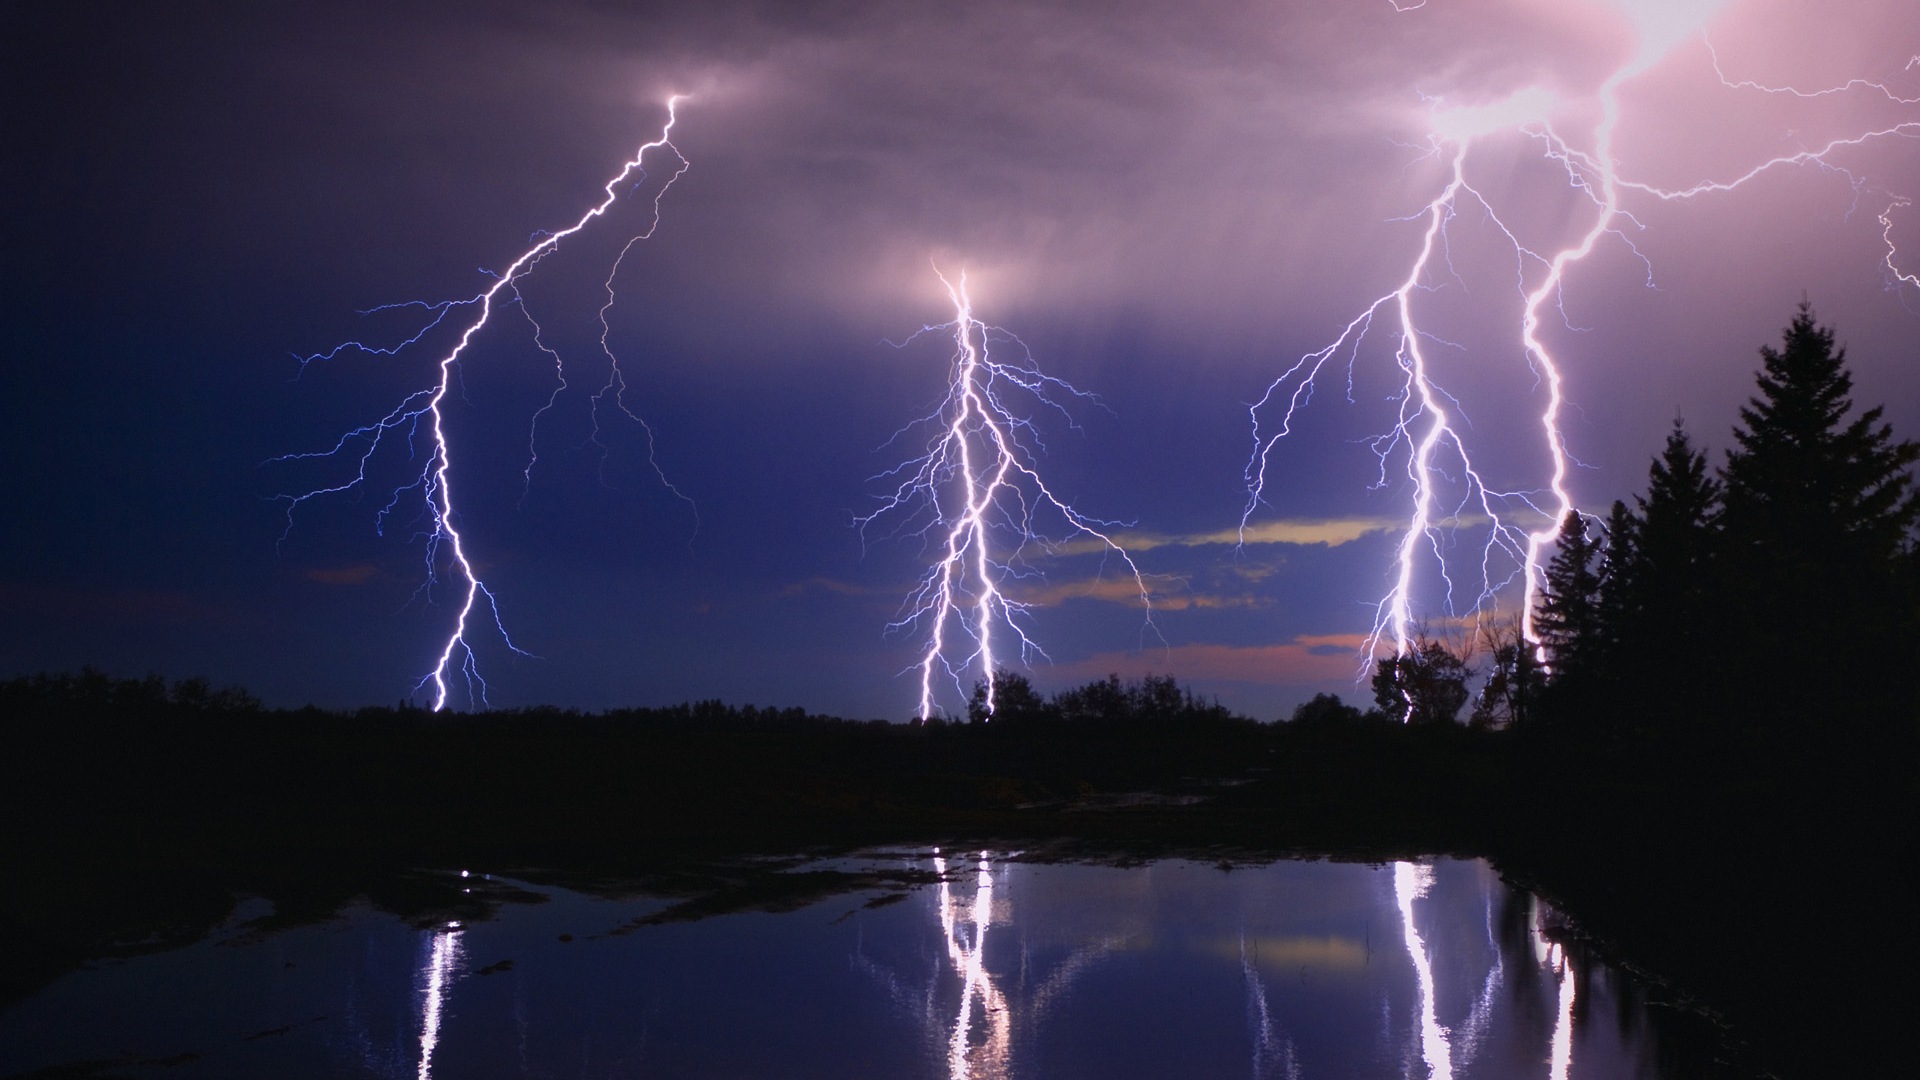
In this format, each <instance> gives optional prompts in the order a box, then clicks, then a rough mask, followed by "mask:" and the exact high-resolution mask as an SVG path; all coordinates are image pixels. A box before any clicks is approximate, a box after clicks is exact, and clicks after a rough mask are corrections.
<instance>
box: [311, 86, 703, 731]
mask: <svg viewBox="0 0 1920 1080" xmlns="http://www.w3.org/2000/svg"><path fill="white" fill-rule="evenodd" d="M680 99H681V95H675V96H673V97H670V98H668V99H667V122H666V125H665V126H664V127H663V128H662V129H661V132H660V137H659V138H658V139H655V140H654V141H652V142H649V143H645V144H644V145H642V146H641V147H640V149H639V150H638V151H636V152H635V153H634V155H633V158H632V159H631V160H629V161H628V162H626V163H625V164H624V165H623V166H621V168H620V171H619V172H618V173H617V174H615V175H614V177H613V178H612V179H610V180H608V181H607V183H606V184H605V185H604V187H603V189H602V190H603V191H604V192H605V194H606V197H605V198H604V199H602V200H601V201H600V202H599V203H598V204H596V205H595V206H593V207H592V208H591V209H589V210H587V211H586V212H585V213H584V214H582V215H581V216H580V218H579V220H577V221H575V222H574V223H573V224H572V225H570V226H568V227H567V228H564V229H561V230H559V231H557V232H544V233H540V234H537V235H538V236H539V239H538V241H537V242H536V243H534V244H533V246H531V247H529V248H527V249H526V250H525V251H524V252H522V253H521V254H520V256H519V257H518V258H516V259H514V260H513V262H511V263H510V264H508V266H507V267H506V269H505V270H502V271H500V272H499V273H497V274H494V275H492V276H493V284H492V285H490V286H489V287H488V288H487V289H486V290H485V291H483V292H481V293H479V294H478V295H476V296H473V297H471V298H469V299H465V300H453V301H441V302H437V303H427V302H422V301H411V302H407V303H402V304H391V305H386V306H384V307H381V308H376V309H373V310H375V311H395V310H408V309H416V308H417V309H419V311H420V312H421V313H422V315H423V316H425V321H424V323H423V324H422V325H420V326H419V327H418V328H417V329H416V330H415V331H414V332H413V333H412V334H411V335H409V336H407V337H406V338H404V339H403V340H401V341H400V342H398V343H397V344H392V345H377V344H370V343H367V342H362V341H348V342H344V343H342V344H339V345H336V346H334V347H333V348H332V349H330V350H328V351H326V352H324V353H316V354H314V355H311V356H307V357H303V358H301V367H302V370H304V369H305V368H306V367H307V366H308V365H310V364H312V363H314V362H316V361H324V360H330V359H333V358H335V357H337V356H339V355H341V354H343V353H347V352H361V353H366V354H370V355H376V356H396V355H398V354H400V353H401V352H403V351H405V350H407V349H408V348H410V347H411V346H414V345H417V344H419V343H420V342H421V341H422V340H423V339H424V338H426V337H427V336H428V335H429V334H430V333H432V332H434V331H435V330H437V329H439V328H441V327H442V325H443V324H446V325H447V326H448V328H449V330H450V331H453V332H457V338H456V340H455V342H454V344H453V345H452V346H451V347H450V348H449V349H448V350H447V351H446V352H444V353H443V354H441V356H440V358H439V360H438V361H437V362H436V363H435V367H436V368H437V369H438V377H437V378H436V379H435V380H434V381H433V382H432V383H431V384H430V385H428V386H426V387H424V388H422V389H419V390H416V391H414V392H413V393H411V394H408V395H407V396H406V397H405V398H403V399H401V401H400V403H399V404H398V405H396V406H394V407H393V409H391V410H390V411H389V412H387V413H386V414H385V415H384V416H382V417H380V418H379V419H378V420H375V421H373V422H372V423H369V424H365V425H362V426H360V427H356V428H353V429H352V430H350V431H348V432H346V433H345V434H343V435H342V436H340V438H339V439H338V440H337V441H336V442H335V443H334V445H333V446H331V447H329V448H327V449H324V450H317V451H312V452H307V453H296V454H287V455H284V456H282V457H279V458H275V459H273V460H274V461H275V462H289V461H300V460H312V461H319V462H324V463H334V462H339V463H343V464H345V465H347V466H348V467H349V468H350V470H351V473H350V475H348V476H346V477H345V478H344V479H341V480H338V481H335V482H332V483H326V484H322V485H321V486H318V487H314V488H311V489H309V490H307V491H305V492H302V493H300V494H296V495H283V496H281V497H280V498H281V499H282V500H283V501H284V502H285V503H286V504H287V528H288V529H289V530H291V529H292V528H293V519H294V514H295V513H296V512H297V511H298V510H299V509H300V507H301V506H303V505H304V504H305V503H307V502H308V501H309V500H312V499H317V498H319V497H321V496H326V495H338V494H342V493H346V492H353V491H357V490H359V489H361V488H363V487H365V486H367V485H368V484H369V483H370V481H369V469H370V467H371V466H372V464H373V462H374V458H375V455H376V454H377V453H378V452H379V451H380V450H381V448H382V447H383V446H385V445H387V444H388V443H389V442H390V441H394V440H399V441H401V442H404V444H405V452H406V455H407V460H408V461H413V462H423V463H422V464H421V465H420V466H419V469H418V471H417V472H414V473H412V474H411V478H410V479H409V480H408V481H407V482H406V483H404V484H402V485H400V486H399V487H396V488H395V489H394V490H393V491H392V493H391V496H390V497H389V499H388V500H387V503H386V505H385V506H384V507H382V508H381V510H380V511H379V513H378V514H377V515H376V518H375V527H376V529H377V531H379V532H381V533H382V534H383V535H384V533H385V530H386V526H387V521H388V518H389V517H392V516H394V515H396V514H397V513H399V512H400V510H401V507H402V504H403V503H405V502H407V501H408V500H409V499H410V498H413V499H418V500H419V506H420V511H421V515H422V518H423V520H424V526H423V527H422V528H421V530H420V532H419V533H418V534H417V535H418V536H419V537H420V538H421V539H423V540H424V543H425V548H426V578H425V580H424V581H423V583H422V584H421V586H420V590H419V593H418V594H416V595H426V594H428V593H429V592H430V591H431V590H432V588H433V587H434V586H435V585H438V584H440V582H441V578H442V575H451V576H452V578H453V586H454V588H455V590H456V591H457V592H458V594H459V595H460V602H459V605H458V608H457V612H456V614H455V616H454V620H453V626H452V628H451V630H450V631H449V632H448V634H447V637H446V639H445V641H444V642H443V643H442V645H441V646H440V649H439V656H438V659H437V660H436V662H435V664H434V666H433V669H432V670H431V671H430V672H429V673H428V674H427V675H426V676H424V677H423V678H422V679H421V680H420V681H419V683H418V684H416V685H415V687H414V690H415V692H416V693H418V692H420V691H422V690H426V689H427V688H429V687H431V693H432V698H433V708H434V709H436V710H438V709H443V708H445V707H446V705H447V703H448V699H449V696H450V693H451V688H452V683H453V681H454V679H453V673H454V672H455V671H456V670H457V671H458V672H459V674H460V677H461V679H462V680H463V681H464V683H465V686H466V689H467V696H468V700H469V702H471V703H475V704H479V705H483V706H484V705H485V704H486V695H487V684H486V681H485V679H483V678H482V677H481V675H480V670H479V662H478V658H477V656H476V655H475V652H474V645H473V642H472V640H471V638H470V635H471V633H472V630H473V626H474V623H475V620H476V618H477V617H478V616H477V615H476V610H477V609H478V608H479V607H480V606H481V605H482V603H483V602H484V605H485V608H486V616H485V618H486V620H487V622H489V623H490V624H491V626H492V628H493V630H494V631H495V632H497V633H498V634H499V635H500V639H501V641H502V642H504V643H505V645H506V646H507V648H509V649H511V650H513V651H514V652H516V653H520V654H521V655H530V654H528V653H526V652H525V651H524V650H522V649H521V648H520V647H519V646H518V645H516V644H514V642H513V639H512V638H511V637H510V636H508V634H507V630H506V626H505V624H504V623H503V622H502V620H501V615H500V605H499V601H498V599H497V598H496V597H495V595H494V593H493V590H491V589H490V588H488V587H487V585H486V583H485V582H484V581H482V580H481V578H480V575H479V574H478V573H477V572H476V571H475V569H474V563H473V560H472V557H471V556H470V555H469V553H468V550H467V539H466V536H465V535H464V534H463V533H462V532H461V528H460V515H459V512H458V511H457V509H456V504H455V502H454V492H453V454H452V447H451V446H450V445H449V442H448V438H447V433H446V424H445V420H446V417H445V413H444V411H443V409H442V406H443V405H444V404H445V403H446V400H447V396H448V394H449V393H451V392H452V390H453V388H454V385H455V383H456V380H457V378H458V370H459V365H460V362H461V357H462V356H463V355H464V354H465V353H466V351H467V348H468V346H469V345H471V344H472V343H473V341H474V339H475V338H476V337H477V336H479V334H480V333H481V331H482V330H484V329H485V328H486V326H487V325H488V322H489V321H490V320H491V319H492V318H493V315H494V313H495V311H496V309H497V308H499V307H501V306H505V305H518V306H519V308H520V311H521V313H522V314H523V315H524V316H525V317H526V319H527V320H528V322H529V323H530V324H531V326H532V328H533V340H534V344H535V346H536V347H537V348H539V349H540V351H541V352H543V353H544V354H546V356H547V357H548V358H549V359H550V360H551V361H552V362H553V365H554V377H555V383H556V385H555V388H554V391H553V393H552V395H551V396H550V397H549V398H548V400H547V403H546V404H545V405H542V406H541V407H540V409H539V410H537V411H536V412H535V413H534V415H533V419H532V421H531V422H530V424H529V434H528V440H529V442H528V446H529V449H528V464H527V466H526V469H525V476H526V478H527V482H528V483H531V481H532V474H533V467H534V463H535V461H536V460H537V454H536V452H535V450H534V436H535V435H536V434H537V431H538V425H539V421H540V418H541V416H543V415H544V414H545V413H546V412H547V411H548V410H549V409H551V408H552V407H553V405H554V403H555V402H556V401H557V400H558V399H559V397H560V395H561V394H562V393H563V392H564V391H566V390H567V389H568V384H567V380H566V372H565V367H564V365H563V363H562V362H561V358H560V355H559V353H558V352H556V351H555V350H553V349H552V348H550V347H549V346H548V345H547V344H546V343H545V341H544V340H542V337H541V328H540V324H539V323H538V322H537V321H536V320H535V319H534V316H533V314H532V313H531V312H530V311H528V309H527V304H526V302H525V297H523V296H522V295H521V292H520V286H521V283H522V282H523V281H524V280H525V279H526V277H527V276H528V275H529V274H531V273H532V272H533V270H534V269H535V267H537V266H538V265H539V264H540V262H541V261H542V260H544V259H545V258H547V256H549V255H551V254H553V253H554V251H555V250H556V249H558V247H559V246H560V243H561V241H563V240H565V239H567V238H568V237H571V236H573V235H574V234H575V233H578V232H580V231H581V230H582V229H585V228H586V227H587V226H588V225H589V224H591V223H592V222H593V221H595V220H596V219H598V218H600V217H603V216H604V215H605V214H606V213H607V211H608V210H609V209H610V208H611V207H612V206H613V204H614V203H615V202H616V201H617V200H618V199H619V198H620V195H621V194H622V192H624V191H631V190H635V189H637V188H638V186H639V185H640V184H641V183H642V182H643V181H644V180H645V178H646V176H647V173H646V169H645V166H644V162H645V159H646V156H647V154H648V153H649V152H650V151H656V150H665V151H667V152H668V153H669V154H671V155H672V158H673V162H674V164H673V166H672V172H671V174H670V175H668V176H667V178H666V180H665V181H664V182H663V183H662V184H661V185H660V186H659V187H658V188H657V189H656V190H655V192H654V195H653V207H652V211H653V212H652V217H651V218H650V219H649V220H648V222H647V224H646V227H645V229H644V230H643V231H641V232H640V233H638V234H637V235H635V236H634V237H632V238H630V239H629V240H628V241H627V243H626V245H625V246H624V247H622V248H621V249H620V254H619V256H617V257H616V258H615V259H614V260H613V264H612V267H611V268H610V269H609V270H608V272H607V277H606V279H605V287H606V290H607V300H606V302H605V303H604V304H603V305H601V307H600V309H599V320H600V348H601V351H602V353H603V354H604V355H605V357H606V359H607V360H608V361H609V364H610V367H609V374H608V377H607V381H606V382H605V384H604V385H602V386H601V387H600V388H599V389H598V390H596V391H594V393H593V394H592V408H593V415H594V419H595V428H594V440H595V442H596V443H598V439H599V427H598V417H599V410H600V409H601V408H602V407H603V406H610V407H612V408H616V409H618V410H619V411H620V412H621V413H622V414H624V415H625V416H627V417H628V418H629V419H631V420H633V421H634V422H635V423H638V424H640V426H641V428H642V429H643V430H645V432H646V438H647V445H648V451H649V463H650V464H652V465H653V467H654V471H655V472H656V474H659V473H660V468H659V465H658V463H657V462H654V461H652V458H651V453H652V446H653V433H652V430H651V429H649V428H647V425H646V424H645V422H644V421H642V420H641V419H640V417H639V416H637V415H635V414H634V413H633V412H632V411H631V410H630V409H628V407H627V405H626V402H625V400H624V392H625V390H626V381H625V378H624V377H623V376H622V374H621V372H620V365H619V362H618V359H617V358H616V357H615V356H614V354H613V351H612V349H611V347H610V346H609V345H608V343H607V336H608V333H609V332H610V331H609V329H608V325H607V312H608V311H609V309H611V307H612V306H613V302H614V295H615V294H614V279H615V278H616V277H617V276H618V274H619V272H620V264H621V262H622V261H623V260H624V259H625V257H626V254H627V252H628V251H630V250H632V248H633V245H634V244H636V243H638V242H639V241H641V240H645V239H647V238H649V237H651V236H652V235H653V233H654V231H655V230H656V229H657V228H658V227H659V224H660V202H661V200H662V199H663V198H664V197H665V195H666V192H667V190H668V189H669V188H671V187H672V186H673V183H674V181H675V180H678V179H679V178H680V176H681V174H682V173H684V172H685V171H686V169H687V165H688V163H687V159H686V158H685V157H683V156H681V154H680V151H679V149H678V148H677V147H675V146H674V145H673V143H672V141H671V135H672V132H673V125H674V122H675V119H676V115H675V108H676V106H677V105H678V103H679V101H680ZM456 312H459V313H462V314H464V315H466V316H467V319H466V321H465V322H464V323H461V322H459V321H458V320H455V319H453V316H454V315H455V313H456ZM450 320H452V321H451V322H450ZM423 444H424V445H423ZM602 449H603V451H604V449H605V448H604V445H602ZM660 478H661V481H662V482H663V483H665V482H666V477H665V475H664V474H661V475H660ZM667 487H668V489H669V490H672V491H673V493H674V494H675V495H680V497H681V498H683V499H684V498H685V496H684V495H681V493H680V492H679V491H678V490H677V489H674V488H673V486H672V485H671V484H667Z"/></svg>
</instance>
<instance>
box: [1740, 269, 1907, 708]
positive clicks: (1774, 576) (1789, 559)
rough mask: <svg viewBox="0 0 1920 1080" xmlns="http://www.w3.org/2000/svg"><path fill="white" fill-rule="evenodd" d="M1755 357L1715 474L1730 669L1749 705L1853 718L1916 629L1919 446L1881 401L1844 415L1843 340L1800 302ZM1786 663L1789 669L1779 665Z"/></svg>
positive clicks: (1889, 678)
mask: <svg viewBox="0 0 1920 1080" xmlns="http://www.w3.org/2000/svg"><path fill="white" fill-rule="evenodd" d="M1760 355H1761V358H1762V361H1763V366H1762V368H1761V371H1760V372H1759V375H1758V377H1757V382H1758V386H1759V394H1758V396H1756V397H1754V398H1752V399H1750V400H1749V402H1748V404H1747V405H1746V407H1744V408H1742V409H1741V410H1740V420H1741V426H1740V427H1738V428H1736V429H1735V430H1734V439H1735V442H1736V444H1737V445H1736V446H1735V448H1734V449H1732V450H1731V451H1730V452H1729V453H1728V455H1727V462H1726V466H1725V468H1724V469H1723V470H1722V472H1721V479H1722V481H1723V482H1724V484H1725V491H1724V495H1723V506H1724V510H1723V513H1722V515H1721V519H1720V520H1721V528H1722V530H1723V533H1724V551H1725V564H1724V569H1725V575H1724V577H1723V578H1722V589H1723V592H1722V597H1723V599H1724V601H1725V603H1726V610H1727V615H1726V616H1725V617H1726V619H1727V621H1728V626H1729V628H1730V630H1731V631H1732V636H1733V638H1734V642H1733V644H1734V649H1733V650H1732V651H1730V652H1729V654H1728V655H1729V657H1730V658H1734V660H1735V663H1736V670H1734V671H1732V672H1730V673H1729V675H1730V678H1731V680H1732V682H1733V683H1734V684H1735V685H1737V686H1739V687H1741V688H1742V689H1743V690H1744V705H1745V706H1746V707H1748V708H1749V709H1750V710H1751V711H1752V712H1753V713H1754V714H1755V715H1756V716H1766V715H1769V714H1770V715H1771V716H1772V717H1773V718H1774V719H1780V720H1784V719H1788V718H1789V717H1795V716H1797V717H1802V718H1811V716H1812V715H1813V714H1816V713H1827V712H1836V713H1840V714H1845V715H1848V716H1854V717H1858V716H1861V715H1862V714H1865V713H1868V712H1872V711H1874V710H1873V709H1872V708H1871V707H1868V706H1866V702H1868V701H1870V700H1879V701H1882V702H1885V701H1891V700H1894V698H1895V696H1896V695H1897V694H1898V687H1897V686H1896V685H1895V682H1896V680H1897V679H1898V678H1900V677H1901V676H1898V675H1895V674H1894V673H1893V672H1892V671H1890V670H1889V665H1887V664H1885V663H1884V662H1882V661H1883V659H1884V656H1883V652H1882V650H1884V649H1885V648H1886V647H1887V646H1888V644H1890V643H1901V642H1905V643H1908V646H1907V647H1908V648H1909V650H1910V643H1911V641H1912V639H1913V637H1914V633H1915V631H1916V629H1920V627H1916V619H1915V613H1914V611H1913V602H1914V597H1913V596H1912V594H1911V591H1910V582H1909V578H1910V575H1908V574H1906V573H1903V570H1902V560H1903V559H1905V558H1907V557H1909V555H1908V553H1909V551H1910V548H1911V543H1912V533H1913V528H1914V525H1915V522H1916V520H1920V499H1916V497H1915V493H1914V477H1913V473H1912V471H1911V470H1912V467H1913V465H1914V463H1915V462H1916V461H1920V444H1915V443H1913V442H1910V441H1902V440H1895V439H1894V437H1893V430H1892V428H1891V427H1890V426H1888V425H1886V424H1884V423H1882V422H1881V413H1882V410H1881V409H1880V408H1871V409H1867V410H1865V411H1864V412H1861V413H1859V414H1858V415H1857V416H1854V417H1853V418H1852V419H1848V417H1849V414H1851V413H1852V412H1853V411H1854V410H1853V401H1852V399H1851V397H1850V395H1851V393H1852V389H1853V378H1852V376H1851V374H1849V372H1848V371H1847V368H1846V351H1845V349H1842V348H1837V347H1836V346H1835V345H1834V340H1833V332H1832V331H1831V330H1829V329H1827V328H1826V327H1823V326H1820V325H1818V324H1817V323H1816V322H1815V320H1814V315H1813V311H1812V309H1811V307H1810V306H1809V305H1807V304H1806V303H1802V304H1801V305H1800V310H1799V312H1798V314H1796V315H1795V317H1794V319H1793V322H1792V324H1791V325H1789V326H1788V327H1787V329H1786V331H1785V334H1784V336H1783V340H1782V342H1781V347H1780V348H1779V349H1777V350H1776V349H1773V348H1769V347H1762V348H1761V350H1760ZM1788 663H1791V664H1793V666H1794V668H1795V670H1796V672H1797V676H1796V677H1795V678H1794V679H1792V680H1781V679H1778V678H1777V677H1774V676H1776V674H1777V672H1778V671H1779V670H1781V665H1784V664H1788ZM1836 702H1841V704H1838V705H1836ZM1909 708H1910V706H1909ZM1909 715H1911V714H1910V713H1909Z"/></svg>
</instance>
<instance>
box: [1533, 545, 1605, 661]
mask: <svg viewBox="0 0 1920 1080" xmlns="http://www.w3.org/2000/svg"><path fill="white" fill-rule="evenodd" d="M1599 555H1600V548H1599V545H1597V544H1596V543H1595V542H1594V540H1593V537H1592V536H1590V535H1589V534H1588V532H1587V519H1586V518H1585V517H1583V516H1582V515H1581V514H1580V512H1579V511H1578V510H1569V511H1568V512H1567V516H1566V518H1565V519H1564V520H1562V521H1561V522H1560V535H1559V537H1558V538H1557V540H1556V541H1555V551H1554V553H1553V558H1552V559H1550V560H1548V562H1547V569H1546V572H1545V580H1544V582H1543V584H1542V587H1541V590H1540V609H1539V611H1538V612H1537V613H1536V614H1535V616H1534V624H1533V625H1534V633H1535V634H1536V635H1537V636H1538V637H1539V639H1540V644H1541V646H1542V647H1544V648H1545V649H1546V650H1547V665H1548V670H1549V672H1550V676H1551V678H1552V679H1553V680H1555V681H1561V680H1573V681H1586V680H1587V679H1588V678H1590V677H1591V676H1592V674H1593V673H1594V672H1593V661H1594V659H1595V657H1596V655H1597V654H1598V653H1599V651H1600V650H1601V626H1600V572H1599V567H1598V558H1599Z"/></svg>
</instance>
